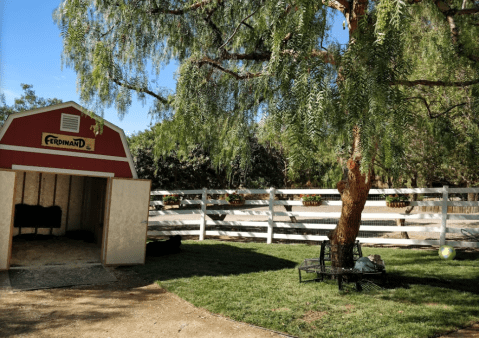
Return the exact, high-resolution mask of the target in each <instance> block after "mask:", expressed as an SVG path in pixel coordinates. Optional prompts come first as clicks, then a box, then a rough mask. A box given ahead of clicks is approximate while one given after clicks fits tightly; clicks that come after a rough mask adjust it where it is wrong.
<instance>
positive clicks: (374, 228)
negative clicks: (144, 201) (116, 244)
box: [148, 186, 479, 248]
mask: <svg viewBox="0 0 479 338" xmlns="http://www.w3.org/2000/svg"><path fill="white" fill-rule="evenodd" d="M233 191H236V192H237V193H239V194H268V195H269V199H266V200H264V199H263V200H247V201H246V202H245V206H246V207H249V208H251V206H260V207H261V206H263V207H265V206H268V211H264V210H263V211H255V210H244V209H243V210H242V209H241V207H238V208H235V209H233V210H207V208H206V206H207V205H226V204H228V202H226V201H224V200H211V199H208V195H210V196H211V195H218V194H227V193H232V192H233ZM413 193H414V194H442V199H441V200H438V201H417V202H411V205H412V206H441V210H442V212H441V213H412V214H405V213H364V212H363V214H362V220H363V221H362V225H361V227H360V231H361V232H364V231H366V232H368V231H370V232H405V231H407V232H408V233H412V232H428V233H439V236H438V237H439V239H434V240H431V239H428V240H422V239H396V238H377V237H376V238H374V237H372V238H369V237H366V238H362V237H358V240H359V241H360V242H362V243H371V244H406V245H444V244H448V245H452V246H455V247H474V248H477V247H479V243H478V241H474V240H472V241H470V240H467V241H463V240H460V241H457V240H446V234H447V233H454V234H457V235H461V228H458V227H448V226H447V225H448V221H452V222H457V221H461V220H462V221H471V220H478V221H479V214H448V213H447V207H448V206H479V202H478V201H475V202H466V201H451V200H449V194H452V193H455V194H459V193H460V194H465V193H479V188H449V187H447V186H444V187H443V188H420V189H371V190H370V191H369V195H383V194H386V195H389V194H413ZM170 194H178V195H183V196H184V195H200V194H201V196H202V198H201V200H198V199H194V200H188V199H183V200H182V201H181V204H182V205H190V204H199V205H200V206H201V209H199V208H198V209H196V210H181V209H178V210H171V209H170V210H161V211H158V210H151V211H150V219H149V221H148V226H149V230H148V235H150V236H169V235H176V234H179V235H189V236H191V235H194V236H199V240H204V239H205V237H206V236H232V237H256V238H265V239H266V243H268V244H269V243H272V241H273V239H282V240H294V241H301V240H305V241H322V240H326V239H328V238H327V237H326V236H318V235H304V234H280V233H275V229H280V228H289V229H317V230H331V229H334V228H335V225H334V224H326V223H323V224H321V223H301V222H297V223H293V222H285V221H278V220H277V218H278V217H279V216H290V217H291V216H295V217H304V216H306V217H317V218H320V219H318V220H315V221H318V222H321V219H334V218H337V219H338V218H339V217H340V212H304V211H303V212H298V211H291V212H287V211H278V210H274V206H278V205H280V206H281V205H282V206H285V205H286V206H300V205H302V202H301V201H300V200H275V195H277V194H281V195H300V194H321V195H339V193H338V191H337V190H336V189H274V188H271V189H266V190H265V189H242V190H216V189H206V188H204V189H202V190H172V191H164V190H160V191H152V192H151V195H152V196H155V195H156V196H157V195H170ZM341 203H342V202H341V201H340V200H336V201H334V200H323V203H322V205H326V206H341ZM150 205H152V206H155V205H163V202H162V201H151V202H150ZM366 206H367V207H368V206H375V207H381V206H383V207H386V202H385V201H384V200H368V201H367V202H366ZM319 210H321V207H319ZM402 210H404V209H402ZM225 214H226V215H252V216H258V215H262V216H266V217H267V221H213V220H208V219H207V218H206V215H225ZM160 215H161V216H171V215H176V216H177V218H176V217H175V220H169V221H164V220H153V219H152V217H155V216H160ZM187 215H200V218H199V219H193V220H192V219H189V220H188V219H184V218H185V216H186V217H187ZM266 217H265V218H266ZM155 218H156V217H155ZM275 218H276V219H275ZM396 219H405V220H414V219H416V220H418V222H420V221H419V220H431V222H433V223H434V222H436V223H437V226H432V227H431V226H381V225H380V226H378V225H367V220H396ZM181 225H199V230H169V231H166V230H162V229H161V227H162V226H181ZM218 225H220V226H234V227H235V228H236V227H252V226H253V227H266V228H267V231H266V232H251V231H218V230H208V229H207V227H208V226H218ZM466 230H467V231H468V232H469V233H471V234H473V235H474V236H479V227H477V228H475V227H471V228H467V229H466Z"/></svg>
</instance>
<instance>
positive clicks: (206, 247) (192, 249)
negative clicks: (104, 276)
mask: <svg viewBox="0 0 479 338" xmlns="http://www.w3.org/2000/svg"><path fill="white" fill-rule="evenodd" d="M181 250H182V251H181V253H179V254H173V255H166V256H161V257H147V258H146V262H145V265H141V266H134V267H129V268H128V269H133V270H134V271H135V272H136V273H138V274H139V275H140V277H141V278H143V279H145V281H148V282H154V281H157V280H162V281H165V280H170V279H176V278H188V277H193V276H226V275H238V274H244V273H252V272H260V271H269V270H281V269H287V268H294V267H295V266H296V265H297V262H293V261H289V260H285V259H281V258H277V257H273V256H269V255H265V254H262V253H258V252H256V250H255V249H254V248H245V247H243V248H240V247H237V246H232V245H226V244H221V243H218V244H216V243H215V244H182V245H181Z"/></svg>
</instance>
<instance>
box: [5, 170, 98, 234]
mask: <svg viewBox="0 0 479 338" xmlns="http://www.w3.org/2000/svg"><path fill="white" fill-rule="evenodd" d="M106 183H107V180H106V179H103V178H93V177H84V176H73V175H62V174H51V173H38V172H24V171H18V172H17V179H16V182H15V190H16V195H15V204H21V203H23V204H29V205H41V206H44V207H49V206H53V205H56V206H59V207H60V208H61V209H62V221H61V228H55V229H50V228H38V229H35V228H34V227H31V228H22V229H21V233H22V234H31V233H35V231H36V233H37V234H43V235H47V234H50V233H51V234H53V235H57V236H61V235H64V234H65V232H66V231H74V230H88V231H91V232H93V233H94V234H95V239H96V241H97V243H99V242H100V240H101V233H102V226H103V217H104V203H105V191H106ZM13 231H14V232H13V235H14V236H16V235H18V234H19V232H20V231H19V229H18V228H14V230H13Z"/></svg>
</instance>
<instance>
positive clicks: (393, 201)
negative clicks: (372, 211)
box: [386, 194, 409, 208]
mask: <svg viewBox="0 0 479 338" xmlns="http://www.w3.org/2000/svg"><path fill="white" fill-rule="evenodd" d="M386 205H387V206H388V207H390V208H404V207H407V206H408V205H409V197H408V196H407V195H402V196H399V195H398V194H396V195H389V196H386Z"/></svg>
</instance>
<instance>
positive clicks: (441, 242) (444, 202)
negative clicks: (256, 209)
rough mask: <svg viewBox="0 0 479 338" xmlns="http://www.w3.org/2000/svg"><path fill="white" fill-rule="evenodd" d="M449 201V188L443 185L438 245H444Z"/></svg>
mask: <svg viewBox="0 0 479 338" xmlns="http://www.w3.org/2000/svg"><path fill="white" fill-rule="evenodd" d="M448 199H449V186H447V185H445V186H444V187H443V191H442V207H441V210H442V222H441V236H440V238H439V245H445V244H446V230H447V200H448Z"/></svg>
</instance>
